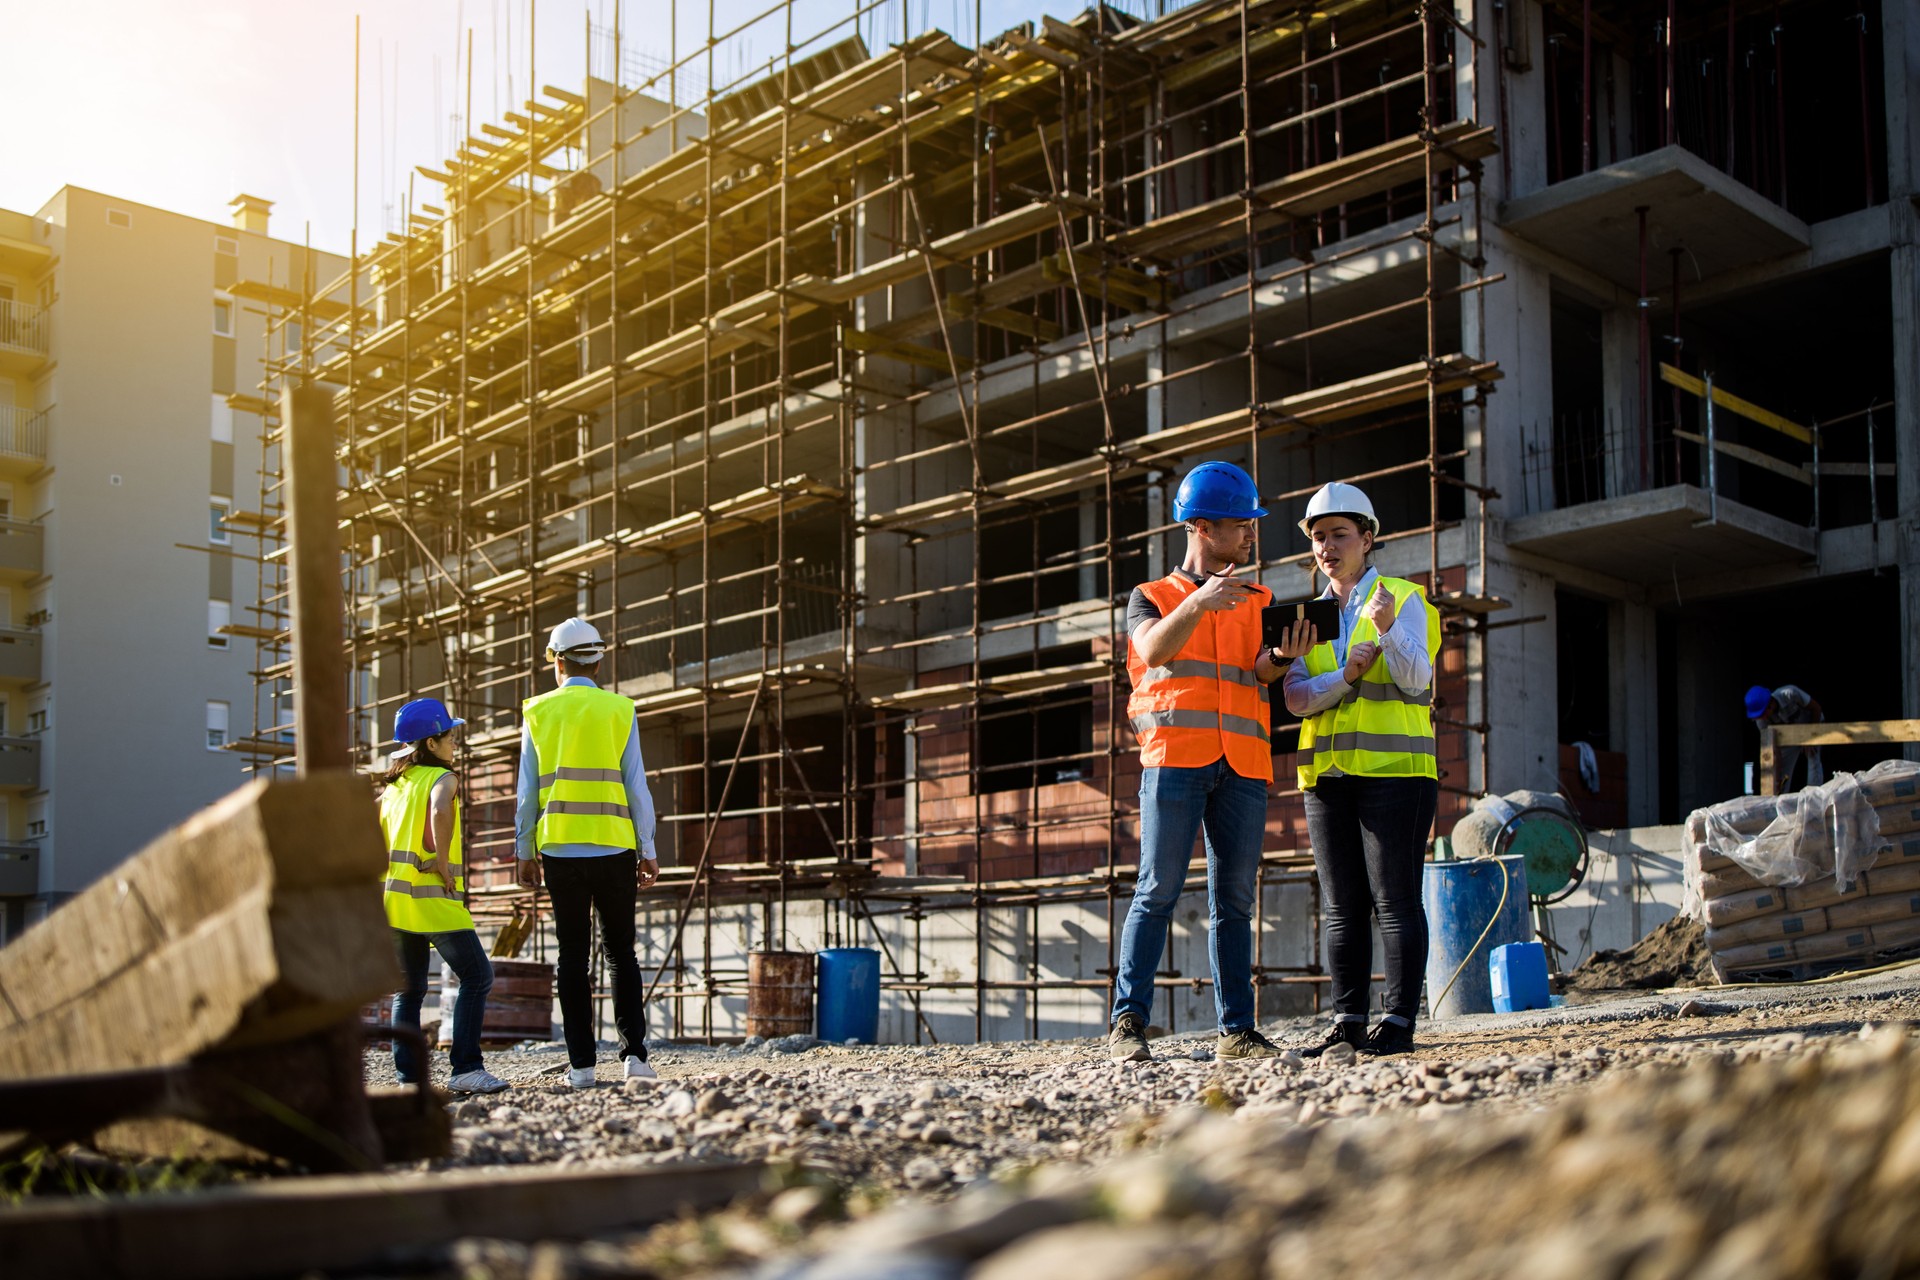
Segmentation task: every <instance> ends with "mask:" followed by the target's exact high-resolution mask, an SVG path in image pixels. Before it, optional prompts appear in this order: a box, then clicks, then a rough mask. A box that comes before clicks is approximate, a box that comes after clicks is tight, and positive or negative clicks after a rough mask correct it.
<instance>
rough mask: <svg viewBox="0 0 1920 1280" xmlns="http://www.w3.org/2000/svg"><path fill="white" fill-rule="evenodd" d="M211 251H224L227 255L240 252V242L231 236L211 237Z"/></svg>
mask: <svg viewBox="0 0 1920 1280" xmlns="http://www.w3.org/2000/svg"><path fill="white" fill-rule="evenodd" d="M213 251H214V252H215V253H225V254H229V255H231V254H236V253H239V252H240V242H239V241H238V240H236V239H234V238H233V237H232V236H215V237H214V238H213Z"/></svg>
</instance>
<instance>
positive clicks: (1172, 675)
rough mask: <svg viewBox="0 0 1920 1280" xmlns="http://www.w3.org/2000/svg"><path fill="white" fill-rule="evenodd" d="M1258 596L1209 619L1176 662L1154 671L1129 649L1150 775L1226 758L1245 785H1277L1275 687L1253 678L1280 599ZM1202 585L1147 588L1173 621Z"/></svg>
mask: <svg viewBox="0 0 1920 1280" xmlns="http://www.w3.org/2000/svg"><path fill="white" fill-rule="evenodd" d="M1247 585H1249V586H1252V587H1254V590H1255V595H1254V596H1252V597H1251V598H1249V599H1247V600H1244V601H1242V602H1241V603H1240V605H1239V606H1238V607H1236V608H1233V609H1222V610H1218V611H1214V612H1209V613H1206V614H1203V615H1201V618H1200V623H1199V625H1198V626H1196V627H1194V629H1193V634H1192V635H1191V636H1189V637H1188V638H1187V642H1186V644H1184V645H1182V646H1181V647H1180V651H1179V652H1178V653H1177V654H1175V655H1174V656H1173V658H1172V659H1171V660H1169V661H1168V662H1165V663H1163V664H1161V665H1160V666H1157V667H1149V666H1148V665H1147V664H1146V663H1145V662H1144V661H1143V660H1142V659H1141V658H1140V655H1139V654H1138V653H1136V652H1135V651H1134V648H1133V644H1132V642H1131V641H1129V642H1128V644H1127V674H1128V675H1129V676H1131V677H1132V679H1133V693H1132V695H1131V696H1130V697H1129V698H1128V699H1127V721H1128V723H1129V724H1130V725H1131V726H1132V728H1133V731H1134V733H1135V734H1137V735H1138V736H1139V739H1140V763H1141V764H1142V765H1143V766H1144V767H1146V768H1150V769H1151V768H1163V767H1164V768H1199V767H1201V766H1204V765H1209V764H1212V763H1213V762H1214V761H1216V760H1218V759H1220V758H1221V757H1222V756H1225V757H1226V761H1227V766H1228V767H1229V768H1231V769H1232V770H1233V771H1234V772H1235V773H1237V774H1239V775H1240V776H1241V777H1244V778H1255V779H1258V780H1260V781H1262V782H1271V781H1272V780H1273V747H1272V744H1271V742H1270V741H1269V738H1270V729H1269V725H1270V724H1271V721H1270V719H1269V714H1270V713H1269V711H1268V700H1267V687H1266V686H1265V685H1263V684H1261V683H1260V680H1259V678H1258V677H1256V676H1255V675H1254V673H1253V664H1254V663H1255V662H1256V661H1257V660H1258V659H1259V656H1260V648H1261V643H1260V610H1261V608H1262V607H1263V606H1265V605H1266V604H1267V603H1269V602H1270V601H1271V600H1272V599H1273V594H1272V593H1271V592H1269V591H1268V590H1267V589H1266V588H1265V587H1261V586H1258V585H1257V584H1254V583H1248V584H1247ZM1197 589H1198V584H1197V583H1195V582H1193V581H1192V580H1191V579H1188V578H1186V577H1184V576H1182V575H1180V574H1178V573H1175V574H1173V575H1171V576H1169V577H1165V578H1162V579H1160V580H1159V581H1157V582H1149V583H1147V584H1145V585H1144V586H1142V587H1141V588H1140V590H1141V591H1143V592H1145V593H1146V596H1147V598H1148V599H1149V600H1152V601H1153V603H1154V604H1155V605H1157V606H1158V607H1159V609H1160V616H1161V617H1163V618H1164V617H1166V616H1167V615H1169V614H1171V613H1172V612H1173V611H1174V610H1175V609H1177V608H1178V607H1179V606H1180V603H1181V601H1183V600H1185V599H1186V598H1187V597H1188V596H1190V595H1192V594H1193V593H1194V591H1196V590H1197Z"/></svg>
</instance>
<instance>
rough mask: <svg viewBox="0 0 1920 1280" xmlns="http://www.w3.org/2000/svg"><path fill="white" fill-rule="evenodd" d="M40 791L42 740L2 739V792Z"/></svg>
mask: <svg viewBox="0 0 1920 1280" xmlns="http://www.w3.org/2000/svg"><path fill="white" fill-rule="evenodd" d="M39 789H40V740H39V739H38V738H0V791H38V790H39Z"/></svg>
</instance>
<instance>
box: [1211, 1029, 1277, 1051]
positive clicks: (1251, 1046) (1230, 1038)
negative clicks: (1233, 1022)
mask: <svg viewBox="0 0 1920 1280" xmlns="http://www.w3.org/2000/svg"><path fill="white" fill-rule="evenodd" d="M1285 1052H1286V1050H1284V1049H1282V1048H1281V1047H1280V1046H1279V1045H1277V1044H1275V1043H1274V1042H1273V1041H1271V1040H1269V1039H1267V1038H1266V1037H1265V1036H1263V1035H1261V1034H1260V1033H1259V1032H1258V1031H1255V1030H1254V1029H1253V1028H1252V1027H1247V1028H1246V1029H1244V1030H1241V1031H1229V1032H1227V1033H1226V1034H1225V1035H1223V1036H1221V1037H1220V1038H1219V1039H1218V1040H1215V1041H1214V1042H1213V1056H1214V1057H1216V1058H1277V1057H1279V1056H1280V1055H1281V1054H1283V1053H1285Z"/></svg>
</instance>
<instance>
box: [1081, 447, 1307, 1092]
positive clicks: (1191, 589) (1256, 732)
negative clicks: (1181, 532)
mask: <svg viewBox="0 0 1920 1280" xmlns="http://www.w3.org/2000/svg"><path fill="white" fill-rule="evenodd" d="M1266 513H1267V512H1266V508H1264V507H1262V506H1261V505H1260V495H1259V491H1258V490H1257V489H1256V488H1255V486H1254V483H1253V478H1252V477H1251V476H1249V475H1248V474H1247V473H1246V472H1245V471H1242V470H1241V469H1240V468H1239V467H1236V466H1234V465H1233V464H1232V463H1230V462H1203V463H1201V464H1200V465H1199V466H1197V467H1195V468H1194V469H1193V470H1192V471H1189V472H1188V473H1187V475H1186V476H1185V478H1183V479H1182V480H1181V482H1180V489H1179V492H1178V494H1177V495H1176V496H1175V498H1174V503H1173V518H1174V519H1175V520H1178V521H1180V522H1181V523H1182V524H1184V525H1186V532H1187V551H1186V556H1185V558H1184V559H1183V560H1182V561H1181V562H1180V567H1179V568H1178V569H1175V570H1174V571H1173V572H1172V573H1170V574H1168V575H1167V576H1166V577H1164V578H1161V579H1160V580H1158V581H1157V582H1149V583H1145V584H1143V585H1141V586H1139V587H1135V588H1134V591H1133V596H1132V598H1131V599H1130V600H1129V601H1128V604H1127V641H1128V646H1127V674H1128V675H1129V676H1130V677H1131V678H1132V681H1133V694H1132V696H1131V697H1130V698H1129V699H1128V701H1127V718H1128V720H1129V722H1130V723H1131V725H1132V727H1133V731H1134V733H1135V734H1136V735H1137V736H1138V738H1139V740H1140V763H1141V766H1142V767H1141V773H1140V874H1139V878H1138V880H1137V881H1136V882H1135V885H1134V891H1133V902H1132V904H1131V905H1130V906H1129V907H1128V909H1127V921H1126V927H1125V929H1124V931H1123V932H1122V934H1121V938H1120V968H1119V972H1118V974H1117V975H1116V977H1115V980H1114V1001H1113V1015H1112V1020H1111V1028H1110V1030H1109V1033H1108V1037H1107V1051H1108V1056H1110V1057H1111V1058H1112V1059H1113V1060H1114V1061H1116V1062H1147V1061H1151V1060H1152V1057H1153V1052H1152V1050H1151V1049H1150V1048H1149V1047H1148V1045H1147V1035H1146V1028H1147V1023H1148V1021H1149V1019H1150V1018H1151V1016H1152V1014H1153V998H1154V972H1155V970H1156V969H1157V968H1158V967H1159V961H1160V957H1161V954H1162V953H1163V952H1164V951H1165V949H1166V942H1167V927H1168V921H1169V919H1170V917H1171V916H1172V914H1173V907H1174V904H1175V903H1176V902H1177V901H1178V900H1179V898H1180V893H1181V891H1182V890H1183V889H1184V888H1185V887H1186V882H1187V864H1188V862H1189V861H1190V860H1191V859H1192V857H1193V846H1194V840H1195V838H1196V837H1197V836H1199V835H1200V834H1201V833H1202V832H1203V831H1204V832H1205V834H1206V850H1207V904H1208V917H1209V923H1210V928H1209V930H1208V960H1209V962H1210V964H1211V967H1212V970H1213V998H1214V1010H1215V1013H1216V1015H1217V1018H1218V1026H1219V1040H1218V1041H1217V1043H1216V1046H1215V1052H1216V1053H1217V1054H1218V1056H1220V1057H1222V1058H1271V1057H1275V1056H1278V1054H1279V1053H1280V1052H1281V1051H1280V1049H1279V1047H1278V1046H1276V1045H1275V1044H1274V1043H1273V1042H1272V1041H1270V1040H1268V1039H1267V1038H1266V1037H1265V1036H1263V1035H1261V1034H1260V1032H1259V1031H1258V1030H1256V1029H1255V1027H1254V1016H1253V1011H1254V1002H1253V930H1252V925H1251V920H1252V913H1253V899H1254V892H1255V883H1256V876H1257V873H1258V870H1259V866H1260V844H1261V838H1262V836H1263V835H1264V833H1265V831H1266V824H1267V789H1268V787H1269V786H1270V785H1271V784H1272V782H1273V748H1272V744H1271V742H1270V741H1269V728H1268V725H1269V721H1268V702H1267V686H1268V685H1270V684H1272V683H1273V682H1274V681H1276V680H1278V679H1279V678H1280V677H1281V675H1282V674H1284V672H1285V670H1286V667H1287V664H1288V663H1289V662H1291V661H1292V659H1294V658H1296V657H1298V656H1299V655H1300V654H1303V653H1305V652H1306V651H1307V649H1308V648H1310V647H1311V644H1310V641H1311V639H1312V628H1311V627H1310V626H1308V625H1307V624H1306V623H1304V622H1302V623H1300V624H1298V625H1296V627H1295V628H1294V633H1293V634H1292V635H1290V636H1289V642H1288V644H1287V645H1285V646H1282V647H1281V648H1280V649H1278V650H1275V651H1271V652H1270V651H1269V650H1268V649H1267V648H1266V647H1265V645H1264V644H1263V643H1262V640H1261V634H1260V610H1261V608H1262V607H1263V606H1264V605H1266V604H1267V603H1268V602H1269V601H1271V600H1272V598H1273V593H1272V592H1270V591H1268V590H1267V589H1266V588H1265V587H1263V586H1260V585H1258V584H1256V583H1250V582H1242V581H1240V580H1239V579H1237V578H1235V577H1234V571H1235V570H1236V569H1237V568H1238V567H1239V566H1241V565H1244V564H1247V563H1248V562H1249V561H1251V560H1252V559H1253V557H1254V528H1255V523H1256V522H1257V521H1258V520H1259V518H1260V517H1261V516H1263V515H1265V514H1266Z"/></svg>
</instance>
